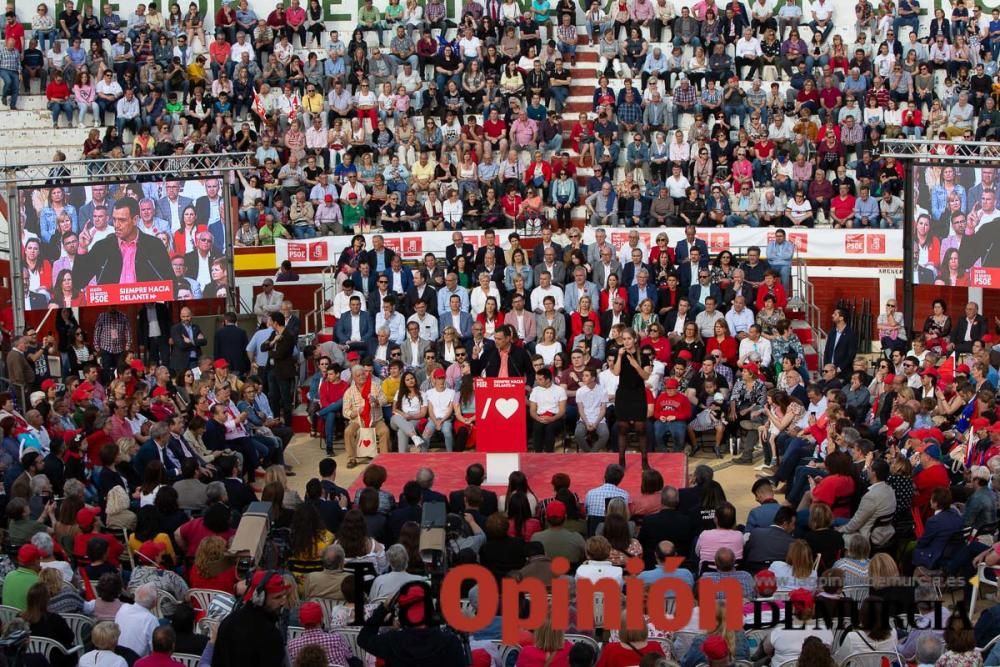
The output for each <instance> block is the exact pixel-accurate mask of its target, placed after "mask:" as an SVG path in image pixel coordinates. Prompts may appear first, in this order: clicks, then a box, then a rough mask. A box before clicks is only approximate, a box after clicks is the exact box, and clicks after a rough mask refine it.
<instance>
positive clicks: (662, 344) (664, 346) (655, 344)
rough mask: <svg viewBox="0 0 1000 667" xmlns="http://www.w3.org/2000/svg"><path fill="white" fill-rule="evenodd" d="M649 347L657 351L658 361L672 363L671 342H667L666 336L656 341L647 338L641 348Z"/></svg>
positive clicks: (643, 340)
mask: <svg viewBox="0 0 1000 667" xmlns="http://www.w3.org/2000/svg"><path fill="white" fill-rule="evenodd" d="M647 345H649V346H650V347H652V348H653V350H655V351H656V360H657V361H662V362H663V363H665V364H666V363H668V362H669V361H670V341H669V340H667V337H666V336H660V338H659V339H658V340H655V341H654V340H653V339H652V338H649V337H648V336H647V337H646V338H643V339H642V342H641V343H640V346H642V347H646V346H647Z"/></svg>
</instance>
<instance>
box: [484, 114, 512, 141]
mask: <svg viewBox="0 0 1000 667" xmlns="http://www.w3.org/2000/svg"><path fill="white" fill-rule="evenodd" d="M506 133H507V123H505V122H503V121H502V120H498V121H496V122H494V121H492V120H489V119H487V120H486V121H485V122H484V123H483V134H485V135H486V138H487V139H489V140H490V141H498V140H499V139H500V138H501V137H503V136H504V135H505V134H506Z"/></svg>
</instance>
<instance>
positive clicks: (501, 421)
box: [473, 378, 528, 454]
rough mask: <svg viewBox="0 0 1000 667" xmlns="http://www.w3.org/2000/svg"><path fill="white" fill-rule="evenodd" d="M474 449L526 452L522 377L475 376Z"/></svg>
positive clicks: (490, 451)
mask: <svg viewBox="0 0 1000 667" xmlns="http://www.w3.org/2000/svg"><path fill="white" fill-rule="evenodd" d="M473 386H474V388H475V391H476V451H477V452H487V453H493V454H496V453H520V452H526V451H528V440H527V431H526V430H525V429H526V428H527V408H526V406H525V399H524V378H475V379H474V380H473Z"/></svg>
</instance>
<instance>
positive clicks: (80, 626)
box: [60, 614, 94, 646]
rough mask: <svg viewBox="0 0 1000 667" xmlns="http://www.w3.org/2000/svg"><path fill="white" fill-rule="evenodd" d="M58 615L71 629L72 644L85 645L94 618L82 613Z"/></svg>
mask: <svg viewBox="0 0 1000 667" xmlns="http://www.w3.org/2000/svg"><path fill="white" fill-rule="evenodd" d="M60 616H62V617H63V620H65V621H66V625H68V626H69V629H70V630H72V631H73V637H74V639H75V641H74V645H76V646H83V645H85V644H86V643H87V640H88V639H90V631H91V630H92V629H93V627H94V619H92V618H91V617H89V616H84V615H83V614H60Z"/></svg>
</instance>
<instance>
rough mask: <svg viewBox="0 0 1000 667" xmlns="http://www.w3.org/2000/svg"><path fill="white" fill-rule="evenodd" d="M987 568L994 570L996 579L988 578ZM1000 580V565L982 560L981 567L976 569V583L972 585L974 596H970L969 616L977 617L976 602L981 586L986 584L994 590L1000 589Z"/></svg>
mask: <svg viewBox="0 0 1000 667" xmlns="http://www.w3.org/2000/svg"><path fill="white" fill-rule="evenodd" d="M987 570H989V571H990V572H992V573H993V575H994V576H995V577H996V579H993V580H991V579H987V578H986V571H987ZM998 580H1000V566H998V565H992V566H991V565H987V564H986V562H985V561H981V562H980V563H979V568H978V569H977V570H976V583H974V584H973V585H972V597H971V598H969V618H975V617H976V602H977V601H978V600H979V588H980V587H981V586H985V587H987V588H992V589H993V590H1000V581H998Z"/></svg>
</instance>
